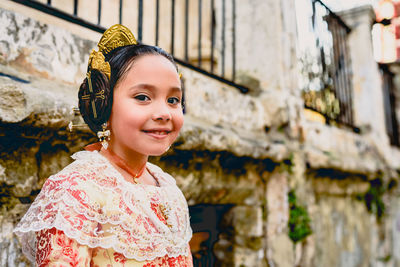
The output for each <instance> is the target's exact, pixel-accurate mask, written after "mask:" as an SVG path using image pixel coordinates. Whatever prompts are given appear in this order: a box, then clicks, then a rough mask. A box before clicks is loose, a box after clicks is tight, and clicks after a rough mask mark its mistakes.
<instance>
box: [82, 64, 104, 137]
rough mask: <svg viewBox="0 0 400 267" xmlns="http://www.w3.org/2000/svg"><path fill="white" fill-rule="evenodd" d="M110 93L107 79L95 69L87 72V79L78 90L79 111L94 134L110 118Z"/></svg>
mask: <svg viewBox="0 0 400 267" xmlns="http://www.w3.org/2000/svg"><path fill="white" fill-rule="evenodd" d="M89 79H90V81H89ZM110 91H111V89H110V82H109V79H108V77H107V76H106V75H105V74H104V73H102V72H101V71H99V70H96V69H92V70H91V71H90V72H88V77H87V78H85V80H84V81H83V83H82V84H81V86H80V88H79V93H78V98H79V110H80V112H81V114H82V117H83V119H84V121H85V122H86V123H87V124H88V126H89V128H90V129H91V130H92V131H93V132H95V133H96V132H98V131H100V130H102V127H101V125H102V124H103V123H105V122H107V121H108V119H109V117H110V113H111V106H112V99H110V98H112V93H111V92H110Z"/></svg>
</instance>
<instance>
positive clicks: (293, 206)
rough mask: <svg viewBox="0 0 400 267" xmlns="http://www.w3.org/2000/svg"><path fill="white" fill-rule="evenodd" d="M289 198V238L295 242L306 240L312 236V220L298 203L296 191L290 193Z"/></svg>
mask: <svg viewBox="0 0 400 267" xmlns="http://www.w3.org/2000/svg"><path fill="white" fill-rule="evenodd" d="M288 198H289V222H288V227H289V237H290V239H291V240H292V241H293V242H294V243H297V242H299V241H302V240H304V239H305V238H306V237H307V236H309V235H310V234H312V230H311V226H310V223H311V219H310V216H309V215H308V212H307V210H306V208H305V207H303V206H301V205H299V204H298V203H297V198H296V194H295V192H294V191H290V192H289V193H288Z"/></svg>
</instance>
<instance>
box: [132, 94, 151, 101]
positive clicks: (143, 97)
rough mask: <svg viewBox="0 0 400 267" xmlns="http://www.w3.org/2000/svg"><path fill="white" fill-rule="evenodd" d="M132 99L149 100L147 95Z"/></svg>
mask: <svg viewBox="0 0 400 267" xmlns="http://www.w3.org/2000/svg"><path fill="white" fill-rule="evenodd" d="M134 98H135V99H137V100H139V101H149V100H150V98H149V97H148V96H147V95H137V96H135V97H134Z"/></svg>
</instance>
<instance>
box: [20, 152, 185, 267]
mask: <svg viewBox="0 0 400 267" xmlns="http://www.w3.org/2000/svg"><path fill="white" fill-rule="evenodd" d="M72 157H73V158H74V159H75V161H74V162H73V163H71V164H70V165H68V166H67V167H65V168H64V169H63V170H62V171H60V172H59V173H57V174H55V175H52V176H50V177H49V178H48V179H47V181H46V182H45V184H44V186H43V188H42V190H41V192H40V193H39V195H38V196H37V198H36V199H35V201H34V202H33V203H32V205H31V207H30V208H29V210H28V212H27V213H26V214H25V216H24V217H23V218H22V220H21V221H20V223H19V224H18V225H17V227H16V228H15V230H14V231H15V232H16V233H17V235H19V236H21V239H22V244H23V251H24V253H26V255H27V256H28V258H30V259H31V260H36V263H37V265H39V266H49V265H53V264H54V265H56V266H64V265H65V264H66V265H67V266H107V264H111V265H110V266H192V258H191V257H192V256H191V254H190V249H189V246H188V242H189V240H190V239H191V236H192V230H191V228H190V221H189V213H188V206H187V203H186V200H185V197H184V196H183V194H182V192H181V191H180V189H179V188H178V187H177V186H176V183H175V180H174V178H172V177H171V176H170V175H169V174H167V173H165V172H163V171H162V170H161V169H160V168H159V167H157V166H156V165H153V164H151V163H147V164H146V168H147V170H148V171H149V172H150V174H151V175H153V177H154V178H155V179H156V180H157V182H158V184H159V186H153V185H145V184H132V183H130V182H127V181H126V180H125V179H124V178H123V176H122V175H121V174H120V173H119V172H118V171H117V170H116V169H115V167H114V166H113V165H112V164H111V163H110V162H109V161H108V159H106V158H105V157H104V156H103V155H101V154H100V153H99V152H98V151H96V150H94V151H81V152H77V153H75V154H74V155H73V156H72Z"/></svg>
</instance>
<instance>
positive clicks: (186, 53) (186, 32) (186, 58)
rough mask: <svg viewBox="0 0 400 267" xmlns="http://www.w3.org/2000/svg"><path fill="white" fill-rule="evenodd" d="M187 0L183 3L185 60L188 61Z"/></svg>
mask: <svg viewBox="0 0 400 267" xmlns="http://www.w3.org/2000/svg"><path fill="white" fill-rule="evenodd" d="M188 45H189V0H186V1H185V60H186V62H187V61H189V54H188Z"/></svg>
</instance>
